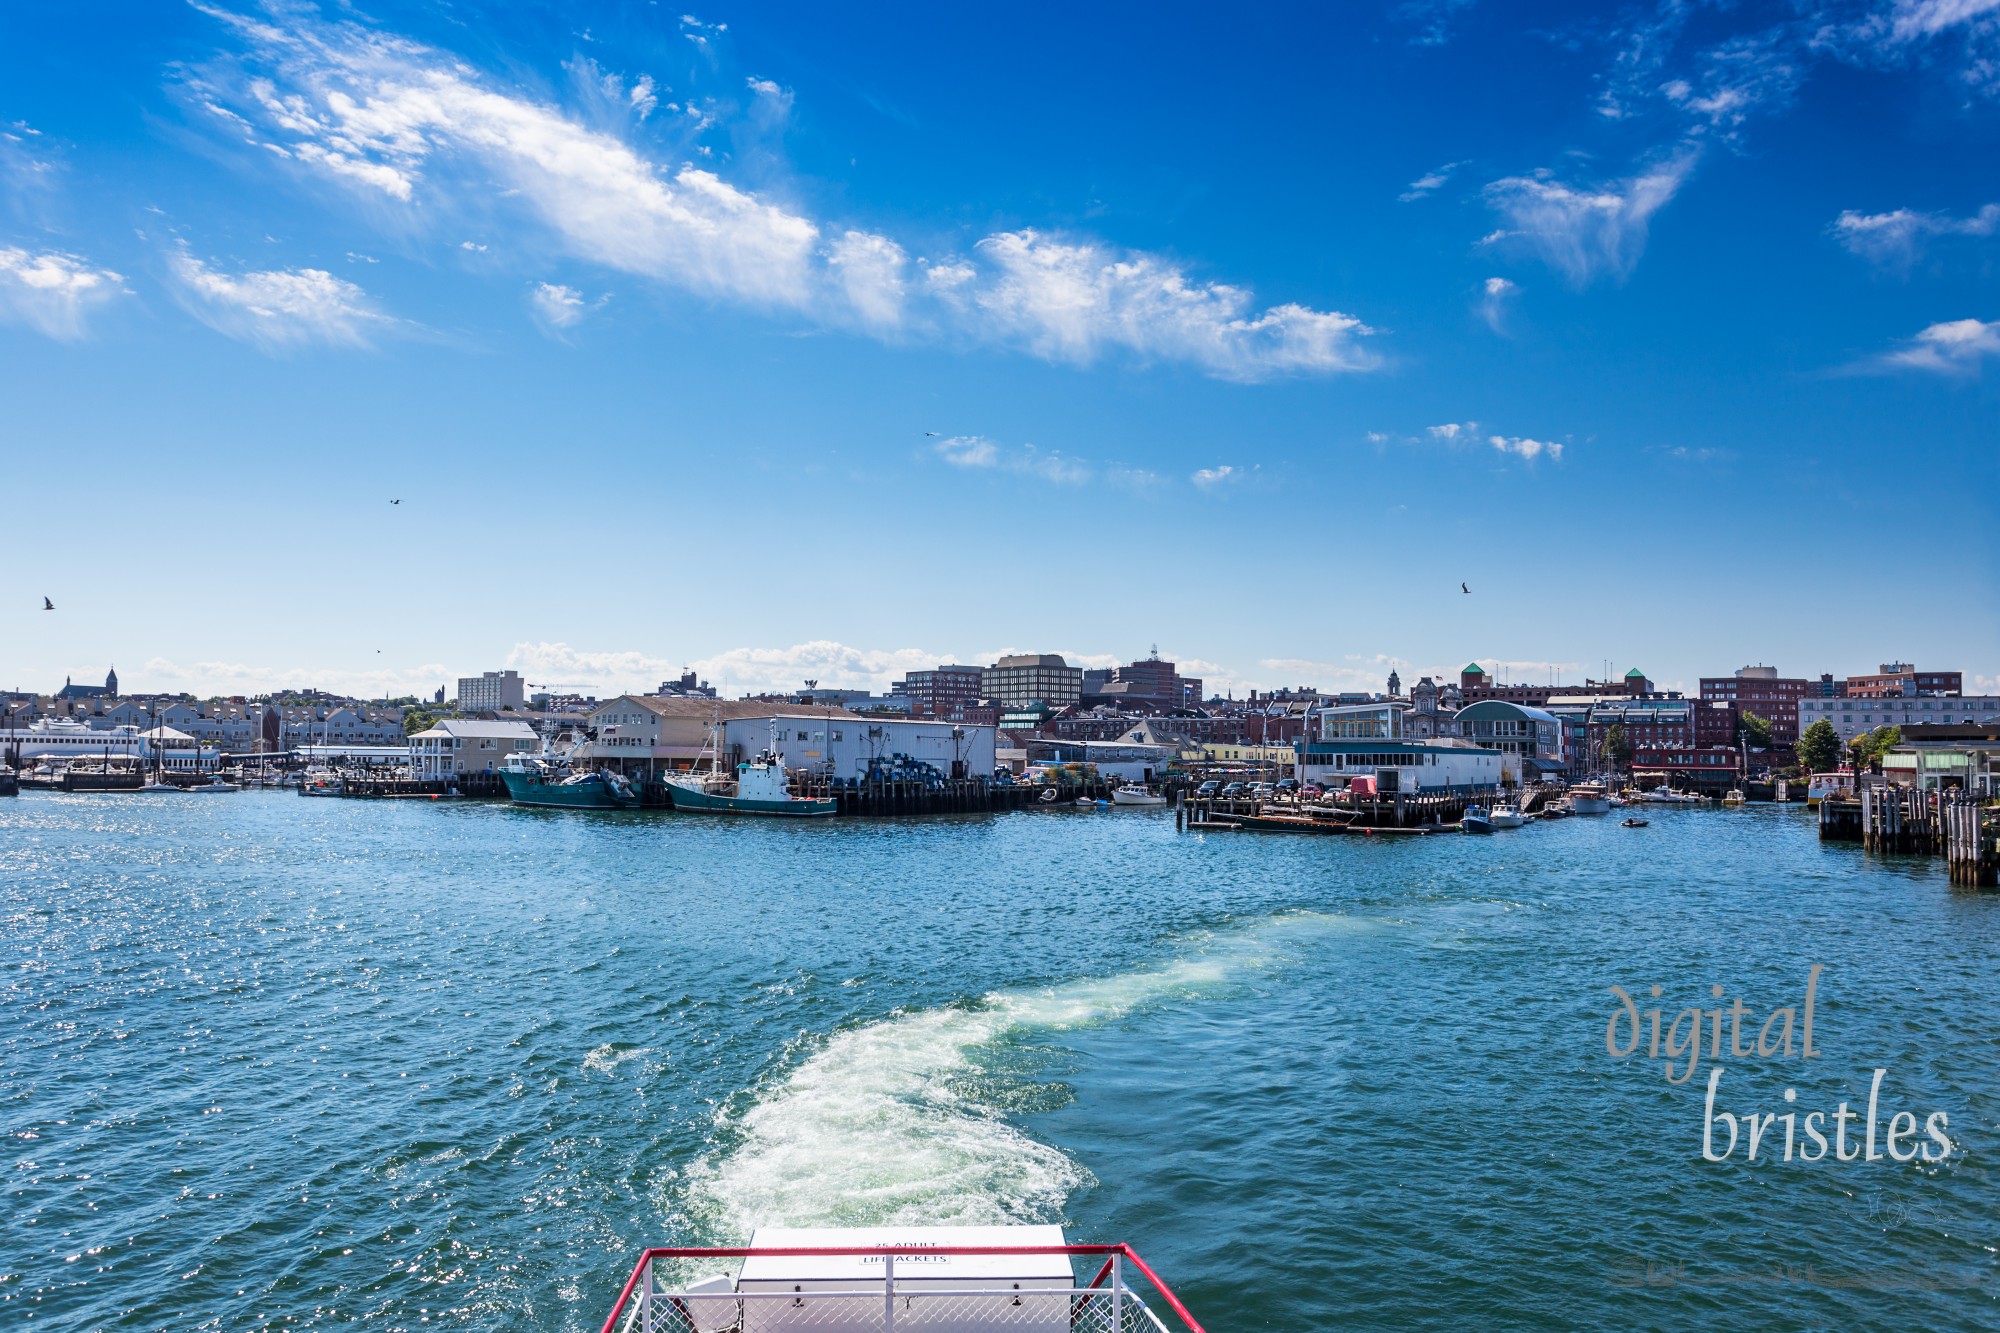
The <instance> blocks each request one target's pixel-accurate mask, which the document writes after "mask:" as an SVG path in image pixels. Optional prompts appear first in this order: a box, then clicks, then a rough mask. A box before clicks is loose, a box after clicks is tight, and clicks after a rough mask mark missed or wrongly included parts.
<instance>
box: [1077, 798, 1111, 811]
mask: <svg viewBox="0 0 2000 1333" xmlns="http://www.w3.org/2000/svg"><path fill="white" fill-rule="evenodd" d="M1076 803H1077V805H1078V807H1080V808H1081V809H1084V810H1096V809H1098V808H1099V807H1108V806H1109V805H1110V804H1111V802H1109V801H1107V800H1105V799H1104V798H1103V797H1101V796H1079V797H1077V798H1076Z"/></svg>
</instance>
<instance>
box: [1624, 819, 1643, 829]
mask: <svg viewBox="0 0 2000 1333" xmlns="http://www.w3.org/2000/svg"><path fill="white" fill-rule="evenodd" d="M1619 827H1620V828H1644V827H1646V821H1645V820H1643V819H1627V820H1623V821H1621V822H1620V824H1619Z"/></svg>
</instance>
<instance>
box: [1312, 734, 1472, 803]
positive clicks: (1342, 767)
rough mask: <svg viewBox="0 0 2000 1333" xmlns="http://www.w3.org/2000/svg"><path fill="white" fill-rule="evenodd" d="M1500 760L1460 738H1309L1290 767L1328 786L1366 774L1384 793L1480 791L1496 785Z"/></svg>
mask: <svg viewBox="0 0 2000 1333" xmlns="http://www.w3.org/2000/svg"><path fill="white" fill-rule="evenodd" d="M1501 760H1502V756H1501V755H1500V753H1499V752H1497V751H1494V750H1488V749H1483V748H1481V747H1480V746H1477V745H1474V744H1472V743H1471V742H1470V741H1463V740H1433V741H1412V740H1362V739H1358V738H1357V739H1353V740H1311V741H1300V742H1299V743H1298V746H1297V747H1296V760H1295V767H1294V771H1295V772H1296V773H1297V775H1298V777H1299V780H1300V781H1302V782H1314V783H1318V784H1319V785H1320V786H1322V787H1326V788H1329V789H1332V788H1336V787H1348V786H1351V785H1352V784H1353V782H1354V780H1355V779H1356V778H1367V779H1369V780H1370V781H1371V782H1372V783H1373V784H1374V785H1375V787H1376V789H1377V790H1378V791H1382V792H1386V793H1390V794H1394V793H1397V792H1401V793H1404V794H1419V793H1431V794H1436V793H1450V794H1456V795H1480V796H1485V795H1491V794H1492V793H1493V792H1494V791H1496V790H1497V789H1498V788H1499V785H1500V766H1501Z"/></svg>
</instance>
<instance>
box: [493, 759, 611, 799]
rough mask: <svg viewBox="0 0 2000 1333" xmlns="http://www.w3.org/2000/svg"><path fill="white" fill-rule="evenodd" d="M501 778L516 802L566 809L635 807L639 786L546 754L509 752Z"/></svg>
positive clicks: (502, 768) (601, 771) (607, 771)
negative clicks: (574, 768)
mask: <svg viewBox="0 0 2000 1333" xmlns="http://www.w3.org/2000/svg"><path fill="white" fill-rule="evenodd" d="M500 781H501V783H502V785H504V786H505V787H506V788H507V795H508V797H509V798H511V799H512V800H513V802H514V803H515V804H516V805H536V806H545V807H552V808H557V809H563V810H636V809H638V808H639V789H638V788H637V787H635V786H633V785H632V784H631V783H630V782H628V781H627V780H626V779H624V778H623V777H621V776H619V775H618V774H616V773H613V772H611V771H609V770H590V771H586V772H582V773H577V772H572V771H571V770H570V766H569V762H568V760H566V759H562V758H560V757H556V756H553V755H550V754H547V753H543V754H510V755H508V756H507V761H506V762H505V763H504V764H502V765H501V766H500Z"/></svg>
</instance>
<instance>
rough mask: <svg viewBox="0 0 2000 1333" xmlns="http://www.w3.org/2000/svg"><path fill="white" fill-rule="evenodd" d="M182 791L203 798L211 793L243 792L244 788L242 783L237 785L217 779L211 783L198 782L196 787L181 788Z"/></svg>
mask: <svg viewBox="0 0 2000 1333" xmlns="http://www.w3.org/2000/svg"><path fill="white" fill-rule="evenodd" d="M181 790H182V791H185V792H189V793H191V794H193V795H196V796H201V795H206V794H210V793H220V792H228V791H242V790H243V787H242V784H240V783H236V782H225V781H224V780H223V779H221V778H216V779H214V780H213V781H210V782H198V783H196V784H195V785H194V786H192V787H183V788H181Z"/></svg>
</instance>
